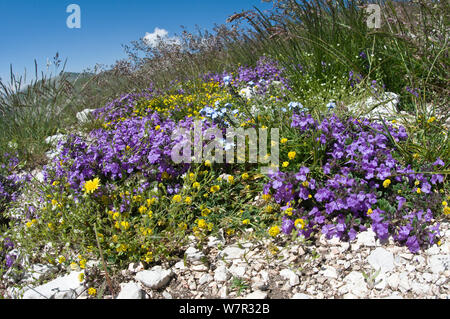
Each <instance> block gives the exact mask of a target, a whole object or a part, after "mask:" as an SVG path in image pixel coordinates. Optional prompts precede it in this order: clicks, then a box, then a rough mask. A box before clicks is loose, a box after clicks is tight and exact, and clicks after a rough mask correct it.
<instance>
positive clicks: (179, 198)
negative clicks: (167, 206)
mask: <svg viewBox="0 0 450 319" xmlns="http://www.w3.org/2000/svg"><path fill="white" fill-rule="evenodd" d="M172 200H173V201H174V202H176V203H180V202H181V195H175V196H174V197H173V198H172Z"/></svg>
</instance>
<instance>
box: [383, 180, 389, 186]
mask: <svg viewBox="0 0 450 319" xmlns="http://www.w3.org/2000/svg"><path fill="white" fill-rule="evenodd" d="M389 185H391V180H390V179H386V180H385V181H384V182H383V187H384V188H388V187H389Z"/></svg>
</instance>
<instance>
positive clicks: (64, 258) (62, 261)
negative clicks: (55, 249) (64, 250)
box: [58, 256, 66, 264]
mask: <svg viewBox="0 0 450 319" xmlns="http://www.w3.org/2000/svg"><path fill="white" fill-rule="evenodd" d="M65 261H66V257H64V256H60V257H59V258H58V263H60V264H62V263H64V262H65Z"/></svg>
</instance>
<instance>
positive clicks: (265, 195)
mask: <svg viewBox="0 0 450 319" xmlns="http://www.w3.org/2000/svg"><path fill="white" fill-rule="evenodd" d="M262 198H263V199H264V200H265V201H266V202H268V201H269V200H270V199H271V198H272V195H270V194H263V195H262Z"/></svg>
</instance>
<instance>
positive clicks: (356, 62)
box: [0, 0, 450, 298]
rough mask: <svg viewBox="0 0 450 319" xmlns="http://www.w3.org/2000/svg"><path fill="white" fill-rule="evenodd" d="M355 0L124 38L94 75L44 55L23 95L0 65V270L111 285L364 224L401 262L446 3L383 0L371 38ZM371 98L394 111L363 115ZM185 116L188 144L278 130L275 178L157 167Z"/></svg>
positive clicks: (435, 143)
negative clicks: (98, 271) (206, 256)
mask: <svg viewBox="0 0 450 319" xmlns="http://www.w3.org/2000/svg"><path fill="white" fill-rule="evenodd" d="M364 4H365V3H364V1H344V0H336V1H326V0H312V1H307V0H297V1H294V0H277V1H273V9H272V10H271V11H270V12H261V11H259V10H258V9H257V8H255V9H254V10H252V11H247V12H242V13H238V14H235V15H233V16H231V17H230V18H229V19H228V22H227V24H226V25H221V26H216V28H215V29H214V30H213V31H212V32H206V31H201V30H198V31H197V32H196V33H195V34H193V33H190V32H188V31H185V32H184V33H183V34H182V35H181V36H180V41H177V42H166V43H165V42H162V41H161V42H159V43H158V44H157V45H156V46H153V47H149V46H146V44H145V42H144V41H143V40H140V41H134V42H132V43H130V44H128V45H125V46H124V47H125V51H126V52H127V54H128V57H129V58H128V59H126V60H122V61H118V62H117V63H116V64H115V65H113V66H111V67H101V66H98V67H97V68H95V69H94V70H87V71H86V72H84V73H83V74H78V75H73V74H70V73H67V72H65V71H64V66H62V67H61V60H60V58H59V57H58V56H56V57H55V61H54V64H55V72H56V74H57V75H58V76H54V77H49V78H47V77H42V78H40V79H38V74H37V72H36V80H35V81H33V82H32V83H31V84H30V85H28V86H27V87H25V88H23V87H22V83H23V80H22V79H21V78H20V77H17V76H15V75H14V74H13V71H12V70H11V79H10V83H4V82H1V83H0V84H1V85H0V126H1V130H0V264H1V266H0V275H3V274H4V273H5V272H6V271H7V270H8V269H10V268H14V267H17V268H19V266H18V265H16V262H15V261H16V258H17V249H18V248H20V250H21V251H22V252H26V254H27V256H29V259H30V261H32V262H36V263H38V262H39V263H46V264H48V263H50V264H52V265H55V266H58V267H61V269H65V268H67V267H72V268H77V269H85V268H86V263H87V261H89V260H100V259H103V260H104V263H105V269H107V270H108V272H110V273H112V274H114V273H116V272H119V271H120V269H123V268H124V267H127V266H128V265H129V264H130V263H131V262H137V263H138V262H142V263H143V264H144V265H145V266H146V267H150V266H152V265H155V264H158V263H161V262H162V261H167V260H169V261H171V260H178V259H180V257H182V247H184V245H185V244H186V243H187V241H188V238H189V236H195V237H196V238H197V239H198V240H199V241H200V242H205V241H206V239H207V236H209V235H211V234H217V233H219V232H222V231H223V232H224V234H225V237H226V239H227V240H233V239H234V238H237V237H239V236H243V235H244V234H247V233H248V232H247V230H248V229H253V233H252V234H253V235H252V236H255V238H266V237H271V238H274V239H275V240H280V241H287V242H288V243H289V242H299V241H302V242H308V243H310V244H311V243H312V244H313V243H314V241H315V239H316V238H318V237H320V236H321V235H325V236H327V238H332V237H338V238H339V239H340V240H342V241H352V240H354V239H355V238H356V236H357V234H358V233H359V232H361V231H364V230H367V229H369V228H370V229H372V230H373V231H374V232H375V234H376V236H377V238H378V239H379V240H380V241H386V240H388V239H389V238H392V239H393V240H394V241H395V243H396V244H398V245H401V246H407V247H408V249H409V250H410V252H412V253H419V252H420V251H421V250H423V249H425V248H427V247H430V246H432V245H440V243H441V241H442V240H443V238H442V234H441V233H440V232H439V224H440V223H441V222H442V221H444V220H447V221H448V218H449V216H450V204H449V203H450V189H449V179H448V174H449V172H450V169H449V168H450V143H449V127H450V125H449V123H450V122H449V109H450V108H449V107H448V80H449V79H448V74H450V70H449V66H448V33H447V31H448V15H446V14H445V13H446V12H449V8H448V5H449V4H448V2H446V1H431V0H417V1H411V2H397V1H383V2H382V3H380V6H381V8H382V9H381V11H382V13H383V18H382V25H381V28H380V29H371V28H369V27H368V26H367V24H366V18H367V13H366V11H365V10H364ZM244 22H245V23H244ZM244 26H246V27H244ZM392 96H394V98H387V97H392ZM371 99H372V101H378V102H376V103H371V104H370V103H364V101H369V100H371ZM393 99H395V103H393V101H392V100H393ZM367 104H370V105H369V106H368V107H367V108H366V106H367ZM388 104H390V105H393V109H394V112H390V113H389V112H388V113H386V112H382V111H379V108H384V107H385V106H386V105H388ZM85 109H92V110H94V111H93V112H92V113H91V118H90V119H89V120H88V121H84V122H83V123H81V124H80V121H79V120H77V116H76V114H77V113H78V112H80V111H82V110H85ZM195 121H201V123H202V125H203V126H202V131H201V134H202V136H207V135H208V132H209V130H210V129H219V130H225V129H227V128H236V129H237V128H243V129H251V128H254V129H272V128H278V129H279V132H280V139H279V162H280V165H279V168H278V169H277V170H275V169H274V170H273V172H272V173H271V174H268V175H265V174H262V173H261V171H260V168H261V166H262V165H263V164H261V163H262V159H261V158H259V161H258V163H252V162H249V161H243V162H239V161H236V162H233V163H225V162H211V161H209V160H205V161H202V162H201V163H195V162H189V163H175V162H174V161H173V160H172V158H171V155H172V150H173V148H174V147H175V145H176V144H177V143H178V142H179V139H178V138H177V137H174V135H173V134H172V133H173V132H174V131H175V130H177V129H178V128H185V129H191V128H192V127H193V126H194V122H195ZM56 134H60V135H62V136H64V138H61V139H59V140H58V143H57V145H56V144H54V145H52V143H50V142H49V141H48V140H46V138H47V137H49V136H54V135H56ZM204 143H205V144H206V142H204ZM246 145H249V141H247V143H246ZM222 147H223V148H224V149H225V148H227V147H230V148H232V149H233V150H234V149H235V147H236V145H235V144H232V145H225V144H223V146H222ZM50 153H51V154H52V155H51V156H50V155H49V154H50ZM37 171H42V178H41V179H38V178H36V172H37ZM234 285H235V286H236V287H237V288H236V289H240V288H239V287H240V286H239V285H240V283H239V282H236V283H234ZM98 288H99V287H98V286H93V287H91V288H90V290H89V296H91V297H92V298H93V297H94V296H95V295H96V294H97V293H98V291H97V290H96V289H98Z"/></svg>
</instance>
